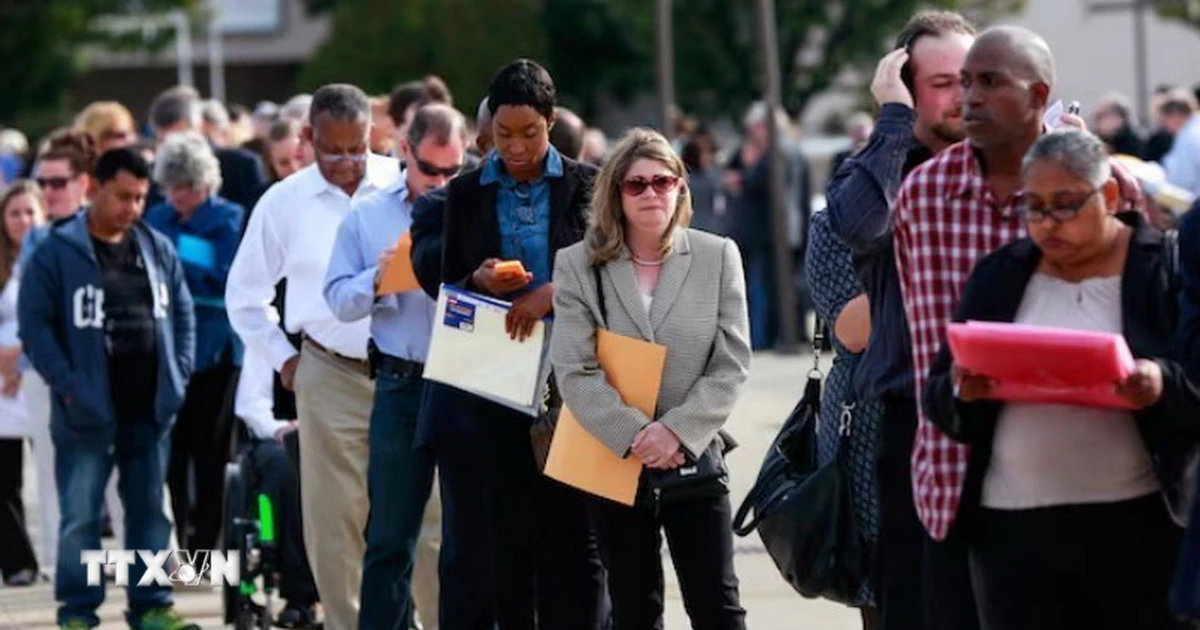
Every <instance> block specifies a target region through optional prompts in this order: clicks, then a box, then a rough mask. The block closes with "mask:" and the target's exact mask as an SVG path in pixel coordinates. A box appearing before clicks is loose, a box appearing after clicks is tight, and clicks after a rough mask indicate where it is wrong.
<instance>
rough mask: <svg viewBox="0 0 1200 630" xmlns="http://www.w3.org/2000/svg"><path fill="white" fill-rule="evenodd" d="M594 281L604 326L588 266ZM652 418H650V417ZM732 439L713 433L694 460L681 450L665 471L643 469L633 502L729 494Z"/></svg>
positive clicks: (650, 504) (652, 505)
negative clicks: (681, 460)
mask: <svg viewBox="0 0 1200 630" xmlns="http://www.w3.org/2000/svg"><path fill="white" fill-rule="evenodd" d="M592 273H593V276H594V278H595V281H596V303H597V304H598V305H599V306H600V325H601V326H602V327H604V328H606V329H607V328H608V307H607V306H606V305H605V304H604V283H603V282H602V281H601V277H600V267H599V266H594V267H592ZM651 420H652V421H653V418H651ZM736 446H737V444H736V442H734V441H733V438H731V437H729V436H728V434H726V433H725V432H724V431H720V432H718V434H717V439H715V440H713V441H712V442H711V443H710V444H709V445H708V448H706V449H705V451H704V452H703V453H702V454H701V455H700V457H699V458H698V459H695V458H692V456H691V455H688V454H687V452H686V451H685V452H684V456H685V458H686V461H684V463H683V465H682V466H679V467H678V468H672V469H669V470H652V469H649V468H647V469H645V472H643V474H642V480H641V483H640V484H639V486H638V494H637V499H636V505H638V506H640V507H644V508H648V509H654V510H657V509H658V507H659V506H661V505H663V504H665V503H671V502H673V501H680V500H684V499H694V498H702V497H713V496H721V495H723V494H728V493H729V472H728V471H727V470H726V468H725V457H724V454H725V453H728V452H729V451H730V450H733V448H734V447H736Z"/></svg>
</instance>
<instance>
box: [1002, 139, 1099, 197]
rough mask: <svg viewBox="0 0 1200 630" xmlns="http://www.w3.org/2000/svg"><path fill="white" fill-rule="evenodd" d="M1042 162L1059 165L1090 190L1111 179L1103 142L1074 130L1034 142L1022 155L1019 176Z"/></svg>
mask: <svg viewBox="0 0 1200 630" xmlns="http://www.w3.org/2000/svg"><path fill="white" fill-rule="evenodd" d="M1043 160H1046V161H1051V162H1055V163H1057V164H1059V165H1060V166H1062V167H1063V168H1065V169H1067V171H1068V172H1069V173H1071V174H1072V175H1074V176H1075V177H1078V178H1079V179H1081V180H1083V181H1085V182H1088V183H1089V184H1091V185H1093V186H1100V185H1101V184H1103V183H1104V182H1106V181H1108V180H1109V179H1110V178H1111V177H1112V163H1111V162H1110V161H1109V158H1108V149H1107V147H1105V146H1104V142H1103V141H1101V140H1100V139H1099V138H1097V137H1096V136H1094V135H1092V134H1090V133H1088V132H1086V131H1080V130H1078V129H1060V130H1058V131H1054V132H1052V133H1048V134H1046V135H1044V136H1042V137H1041V138H1038V140H1037V142H1034V143H1033V146H1032V147H1030V149H1029V152H1028V153H1026V154H1025V160H1024V161H1023V162H1022V164H1021V174H1022V175H1026V174H1028V173H1029V169H1030V168H1031V167H1032V166H1033V165H1034V164H1035V163H1037V162H1041V161H1043Z"/></svg>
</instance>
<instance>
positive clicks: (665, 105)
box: [655, 0, 675, 138]
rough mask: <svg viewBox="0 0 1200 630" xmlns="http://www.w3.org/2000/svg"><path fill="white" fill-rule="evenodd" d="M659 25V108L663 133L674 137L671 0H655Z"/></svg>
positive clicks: (657, 24)
mask: <svg viewBox="0 0 1200 630" xmlns="http://www.w3.org/2000/svg"><path fill="white" fill-rule="evenodd" d="M655 23H656V26H657V33H658V35H657V37H656V40H657V42H656V43H657V46H656V53H657V54H656V62H657V66H658V67H657V72H658V109H659V116H660V119H661V120H662V132H663V135H665V136H667V137H668V138H671V137H672V132H673V130H672V129H671V117H672V115H673V112H674V109H675V49H674V42H675V35H674V32H673V31H674V29H673V28H672V24H671V0H656V1H655Z"/></svg>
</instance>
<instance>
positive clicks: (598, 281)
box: [592, 265, 608, 328]
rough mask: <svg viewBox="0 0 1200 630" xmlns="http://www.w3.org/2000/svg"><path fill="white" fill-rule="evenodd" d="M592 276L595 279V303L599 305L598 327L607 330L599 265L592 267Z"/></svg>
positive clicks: (602, 281)
mask: <svg viewBox="0 0 1200 630" xmlns="http://www.w3.org/2000/svg"><path fill="white" fill-rule="evenodd" d="M592 275H593V277H595V279H596V303H597V304H599V305H600V326H601V327H603V328H608V307H607V306H605V305H604V280H603V278H601V277H600V265H593V266H592Z"/></svg>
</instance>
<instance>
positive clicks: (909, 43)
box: [893, 11, 976, 96]
mask: <svg viewBox="0 0 1200 630" xmlns="http://www.w3.org/2000/svg"><path fill="white" fill-rule="evenodd" d="M943 35H971V36H974V35H976V31H975V26H974V25H973V24H971V23H970V22H969V21H968V20H967V18H965V17H963V16H962V14H961V13H956V12H954V11H920V12H918V13H917V14H916V15H914V16H912V17H911V18H909V20H908V23H907V24H905V25H904V28H903V29H902V30H901V31H900V34H899V35H897V36H896V45H895V47H893V50H895V49H896V48H903V49H905V50H907V51H908V54H909V60H908V61H907V62H906V63H905V64H904V67H903V68H902V69H901V70H900V78H901V79H902V80H903V81H904V85H905V86H906V87H908V91H909V92H910V93H912V94H913V95H914V96H915V94H916V92H915V89H914V86H915V83H914V81H915V78H916V76H917V69H916V62H914V61H913V59H912V47H913V45H914V44H916V43H917V40H918V39H921V38H922V37H927V36H928V37H941V36H943Z"/></svg>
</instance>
